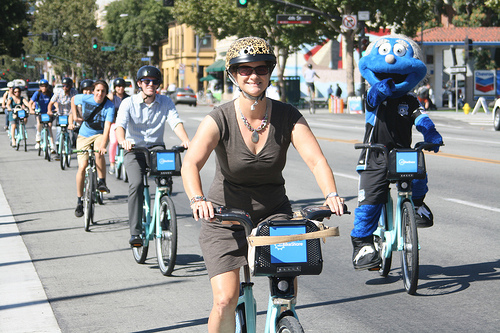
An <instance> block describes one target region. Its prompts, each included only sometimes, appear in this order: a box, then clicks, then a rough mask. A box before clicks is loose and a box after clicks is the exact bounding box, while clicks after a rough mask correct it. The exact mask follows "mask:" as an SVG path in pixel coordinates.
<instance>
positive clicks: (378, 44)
mask: <svg viewBox="0 0 500 333" xmlns="http://www.w3.org/2000/svg"><path fill="white" fill-rule="evenodd" d="M359 71H360V73H361V75H362V76H363V77H364V78H365V79H366V80H367V81H368V83H369V84H370V86H371V87H370V89H369V90H368V93H367V95H366V129H365V137H364V140H363V142H364V143H381V144H383V145H385V146H386V147H387V149H388V150H389V151H390V150H391V149H393V148H408V147H410V145H411V134H412V127H413V125H415V126H416V128H417V130H418V131H419V132H421V133H422V134H423V136H424V140H425V141H426V142H432V143H442V142H443V139H442V137H441V135H440V134H439V133H438V132H437V131H436V129H435V127H434V123H433V122H432V120H431V119H430V118H429V117H428V115H427V114H425V110H424V108H423V107H422V105H420V103H419V101H418V99H417V97H416V95H415V94H414V93H412V90H413V89H414V88H415V87H416V86H417V85H418V84H419V83H420V81H422V79H423V78H424V77H425V76H426V74H427V67H426V66H425V64H424V63H423V62H422V52H421V50H420V48H419V46H418V45H417V44H416V43H415V42H414V41H413V40H411V39H410V38H408V37H406V36H403V35H389V36H383V37H380V38H378V39H377V40H375V41H373V42H372V43H371V44H370V45H369V46H368V48H367V51H366V56H364V57H363V58H361V59H360V61H359ZM438 150H439V147H436V148H435V150H434V151H435V152H438ZM357 171H358V173H359V189H358V204H359V206H358V207H357V208H356V210H355V217H354V229H353V230H352V232H351V240H352V244H353V247H354V253H353V265H354V268H355V269H374V268H377V267H378V266H379V265H380V263H381V259H380V256H379V254H378V252H377V251H376V250H375V247H374V245H373V232H374V231H375V229H376V228H377V225H378V220H379V217H380V213H381V211H382V206H383V205H384V204H385V203H386V202H387V196H388V191H389V182H388V181H387V179H386V167H385V159H384V157H383V156H382V155H381V154H379V153H378V152H374V151H369V150H364V151H363V152H362V153H361V156H360V158H359V160H358V165H357ZM426 193H427V179H419V180H415V181H414V182H413V201H414V204H415V211H416V212H417V214H416V218H417V222H418V225H419V227H425V226H427V227H429V226H432V224H433V222H432V220H433V217H432V213H431V212H430V209H429V207H427V206H426V205H425V204H424V203H423V200H424V196H425V194H426Z"/></svg>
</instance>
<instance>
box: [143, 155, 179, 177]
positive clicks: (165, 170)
mask: <svg viewBox="0 0 500 333" xmlns="http://www.w3.org/2000/svg"><path fill="white" fill-rule="evenodd" d="M150 167H151V172H150V174H151V175H152V176H180V175H181V154H180V152H178V151H177V150H169V149H166V150H158V151H152V152H151V166H150Z"/></svg>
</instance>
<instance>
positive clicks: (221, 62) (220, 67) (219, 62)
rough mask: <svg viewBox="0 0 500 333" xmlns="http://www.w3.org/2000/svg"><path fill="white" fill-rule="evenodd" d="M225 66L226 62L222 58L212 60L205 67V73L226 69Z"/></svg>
mask: <svg viewBox="0 0 500 333" xmlns="http://www.w3.org/2000/svg"><path fill="white" fill-rule="evenodd" d="M225 66H226V62H225V61H224V60H222V59H219V60H217V61H216V62H214V63H213V64H211V65H210V66H208V67H207V68H206V69H205V71H206V72H207V73H213V72H223V71H224V70H225V69H226V68H225Z"/></svg>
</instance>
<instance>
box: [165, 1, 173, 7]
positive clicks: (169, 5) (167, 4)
mask: <svg viewBox="0 0 500 333" xmlns="http://www.w3.org/2000/svg"><path fill="white" fill-rule="evenodd" d="M163 6H165V7H173V6H174V0H163Z"/></svg>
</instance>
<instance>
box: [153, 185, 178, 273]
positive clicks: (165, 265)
mask: <svg viewBox="0 0 500 333" xmlns="http://www.w3.org/2000/svg"><path fill="white" fill-rule="evenodd" d="M158 217H159V219H160V227H161V235H160V237H156V256H157V257H158V266H159V267H160V271H161V273H162V274H163V275H170V274H172V271H173V270H174V267H175V259H176V257H177V217H176V215H175V206H174V203H173V201H172V199H170V197H169V196H167V195H164V196H163V197H161V199H160V212H159V215H158Z"/></svg>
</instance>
